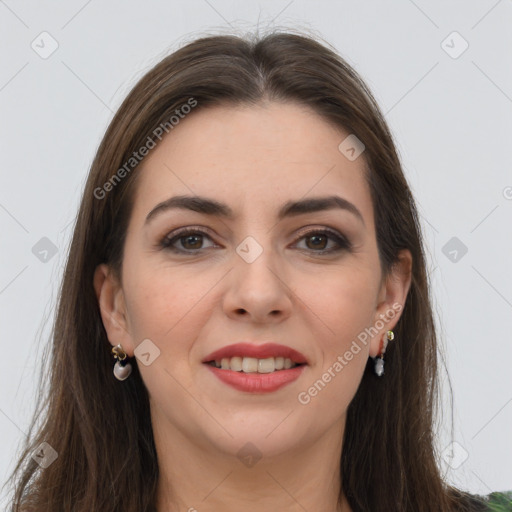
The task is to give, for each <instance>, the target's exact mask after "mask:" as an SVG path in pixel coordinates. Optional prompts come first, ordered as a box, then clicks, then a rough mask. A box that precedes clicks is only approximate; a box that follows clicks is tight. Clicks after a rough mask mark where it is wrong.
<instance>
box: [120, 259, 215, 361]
mask: <svg viewBox="0 0 512 512" xmlns="http://www.w3.org/2000/svg"><path fill="white" fill-rule="evenodd" d="M144 274H146V275H144ZM208 282H209V279H207V278H203V279H198V278H197V277H196V278H195V279H188V278H186V277H184V276H182V275H181V273H180V271H179V270H178V269H174V270H173V271H172V272H170V271H163V270H161V269H155V270H154V271H153V272H147V273H140V274H139V275H137V274H136V273H132V274H131V277H130V279H129V280H127V282H126V285H125V288H126V297H127V299H126V301H127V309H128V314H129V317H130V327H131V332H130V334H131V335H132V337H133V339H134V343H135V344H136V345H137V344H138V343H140V341H142V340H143V339H145V338H149V339H151V340H153V341H154V342H155V344H157V346H159V348H160V349H161V350H165V351H166V352H169V351H170V352H175V351H179V350H183V349H184V348H185V345H186V343H187V340H189V339H193V338H194V337H195V336H194V332H195V331H196V330H197V329H198V328H199V326H200V325H201V321H202V322H204V320H205V318H207V316H205V311H204V307H205V305H204V296H205V294H206V293H207V291H208V289H209V288H211V286H213V284H212V285H210V286H208ZM202 299H203V301H202ZM201 319H202V320H201Z"/></svg>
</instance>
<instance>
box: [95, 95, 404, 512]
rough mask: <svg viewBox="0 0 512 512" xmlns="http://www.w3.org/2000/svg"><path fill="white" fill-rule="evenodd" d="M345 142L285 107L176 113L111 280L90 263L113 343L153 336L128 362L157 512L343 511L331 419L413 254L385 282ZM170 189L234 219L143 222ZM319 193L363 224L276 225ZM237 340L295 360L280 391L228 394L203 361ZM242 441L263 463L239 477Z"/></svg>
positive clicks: (309, 221) (299, 219)
mask: <svg viewBox="0 0 512 512" xmlns="http://www.w3.org/2000/svg"><path fill="white" fill-rule="evenodd" d="M347 135H348V132H344V131H342V130H340V129H339V128H336V127H334V126H333V125H332V124H330V123H327V122H326V121H325V120H324V119H323V118H321V117H320V116H318V115H317V114H316V113H315V112H313V111H311V110H310V109H309V108H307V107H305V106H303V105H298V104H295V103H265V104H262V105H259V106H257V107H255V106H251V107H244V108H241V107H236V108H235V107H224V106H222V107H213V108H208V109H205V110H202V111H196V112H194V113H193V114H191V115H189V116H188V117H186V118H185V119H183V120H182V121H181V122H180V124H179V125H177V126H176V127H175V128H174V129H173V131H172V132H171V133H170V134H169V135H167V136H166V137H165V138H164V139H163V140H162V142H160V143H159V144H158V146H157V147H156V148H155V149H153V150H152V152H151V153H150V154H149V155H148V156H147V157H146V158H145V160H144V161H143V162H142V164H141V168H140V170H141V172H142V174H141V176H140V178H141V179H140V181H139V183H138V184H137V191H136V197H135V204H134V210H133V212H132V216H131V218H130V222H129V228H128V234H127V238H126V242H125V243H126V246H125V257H124V261H123V266H122V283H119V282H117V281H116V279H115V278H114V277H113V274H112V273H111V272H110V269H109V267H108V266H107V265H105V264H102V265H99V266H98V267H97V269H96V273H95V278H94V286H95V290H96V294H97V297H98V301H99V304H100V307H101V313H102V319H103V323H104V325H105V329H106V331H107V335H108V338H109V340H110V342H111V344H112V346H115V345H117V344H119V343H120V344H121V345H122V347H123V349H124V350H125V352H126V353H127V354H128V355H129V356H130V357H133V356H134V350H135V349H136V347H137V346H138V345H139V344H140V343H141V342H142V340H145V339H150V340H151V343H153V344H154V346H156V347H158V349H159V350H160V355H159V356H158V357H156V358H155V359H154V360H153V361H152V363H151V364H150V365H148V366H145V365H144V364H141V362H140V361H138V360H137V359H133V360H132V361H131V362H132V364H138V366H139V369H140V372H141V375H142V378H143V381H144V384H145V385H146V387H147V389H148V392H149V395H150V401H151V419H152V424H153V431H154V436H155V443H156V448H157V453H158V464H159V468H160V480H159V487H158V508H157V510H158V512H164V511H175V510H176V511H177V510H180V511H186V510H189V511H193V510H197V511H201V512H202V511H221V510H222V511H224V512H225V511H228V512H229V511H232V510H233V511H234V510H237V511H238V510H244V511H248V512H251V511H264V510H287V511H293V512H295V511H303V510H304V509H305V510H315V511H317V512H321V511H326V512H327V511H330V512H332V511H333V510H343V511H344V512H347V511H350V508H349V506H348V504H347V502H346V500H345V499H343V504H342V507H341V508H340V509H337V508H336V500H337V496H338V493H339V490H340V475H339V460H340V455H341V450H342V438H343V431H344V426H345V419H346V410H347V407H348V405H349V403H350V401H351V400H352V398H353V397H354V395H355V393H356V390H357V388H358V386H359V383H360V381H361V378H362V375H363V371H364V368H365V365H366V362H367V360H368V357H369V356H372V357H375V356H377V355H378V353H379V346H380V343H381V340H382V338H383V336H384V335H385V332H386V331H387V330H388V329H393V328H394V326H395V325H396V323H397V322H398V320H399V318H400V312H398V313H396V314H395V315H393V318H390V319H388V317H389V316H390V315H389V313H387V312H389V311H390V310H392V311H393V305H394V304H395V305H396V304H399V305H401V306H402V307H403V305H404V304H405V300H406V296H407V293H408V290H409V287H410V275H411V274H410V271H411V264H412V259H411V255H410V252H409V251H407V250H404V251H402V252H401V253H400V265H397V266H396V268H395V269H394V271H393V274H391V275H390V276H389V277H388V278H387V279H383V276H382V274H381V269H380V264H379V257H378V251H377V243H376V237H375V225H374V212H373V207H372V202H371V197H370V190H369V188H368V185H367V183H366V181H365V179H364V175H363V166H364V161H363V156H361V157H359V158H357V159H356V160H354V161H349V160H348V159H347V158H346V157H345V156H344V155H343V154H342V153H341V152H340V151H339V150H338V145H339V144H340V142H341V141H342V140H343V139H344V138H345V137H346V136H347ZM363 155H364V154H363ZM182 194H187V195H199V196H206V197H209V198H213V199H216V200H218V201H220V202H223V203H226V204H228V205H229V206H230V207H231V208H232V209H233V210H234V213H235V218H234V219H233V220H226V219H223V218H220V217H216V216H209V215H206V214H203V213H198V212H193V211H190V210H178V209H174V210H169V211H166V212H164V213H162V214H161V215H158V216H155V218H154V219H153V220H152V221H151V222H150V223H149V224H148V225H147V226H145V224H144V222H145V218H146V216H147V215H148V213H149V212H150V211H151V210H152V209H153V208H154V207H155V206H156V205H157V204H158V203H160V202H162V201H164V200H166V199H168V198H169V197H171V196H175V195H182ZM332 194H336V195H339V196H341V197H343V198H345V199H347V200H348V201H350V202H351V203H353V204H354V205H355V206H356V207H357V209H358V210H359V211H360V212H361V214H362V217H363V219H364V224H363V222H361V220H359V219H358V218H357V217H356V216H355V215H353V214H352V213H350V212H349V211H346V210H341V209H332V210H325V211H321V212H315V213H307V214H302V215H299V216H296V217H290V218H285V219H283V220H281V221H278V219H277V218H276V213H277V210H278V209H279V207H280V206H281V205H282V204H283V203H285V202H287V201H289V200H299V199H304V198H305V197H307V198H312V197H322V196H327V195H332ZM186 226H192V227H194V226H200V227H203V228H204V229H206V230H207V231H208V234H207V235H204V236H203V237H202V238H201V234H199V239H192V240H190V239H188V240H187V237H186V236H185V238H181V241H180V240H179V239H178V240H176V241H175V242H174V247H178V248H180V249H182V250H184V251H188V254H175V253H173V252H170V251H169V250H166V249H162V248H161V247H159V242H160V240H161V239H162V238H164V237H165V236H166V235H170V237H172V236H174V234H173V232H175V231H176V229H178V228H181V227H186ZM304 227H308V229H322V228H325V227H330V228H332V229H334V230H336V231H337V232H339V233H340V234H341V235H344V236H346V237H347V238H348V239H349V240H350V241H351V243H352V244H353V247H352V249H351V250H347V249H343V248H342V249H341V250H340V251H338V252H334V253H332V254H330V255H323V256H322V255H318V251H319V250H321V249H325V248H327V249H328V248H331V247H337V243H336V241H335V240H334V239H332V238H326V239H324V238H320V240H317V239H315V237H314V235H309V236H305V235H304V234H303V233H302V232H299V230H301V229H302V228H304ZM247 236H251V237H253V238H254V239H255V240H256V241H257V242H258V243H259V245H260V246H261V247H262V249H263V252H262V253H261V255H260V256H259V257H258V258H257V259H256V260H255V261H254V262H252V263H248V262H247V261H245V260H244V259H242V258H241V257H240V256H239V255H238V253H237V252H236V248H237V246H238V245H239V244H240V243H241V242H242V240H244V239H245V237H247ZM315 242H316V244H315ZM383 316H384V317H385V319H386V322H385V323H384V325H383V326H382V328H381V329H379V331H378V334H377V335H375V336H374V337H372V338H369V340H368V343H367V344H362V343H360V344H359V345H360V348H361V349H360V351H359V352H358V353H357V354H355V355H354V356H353V358H352V360H350V361H349V362H348V363H347V364H346V365H345V366H344V367H343V369H342V371H339V372H337V373H336V374H335V375H336V376H335V377H334V378H332V379H331V381H330V382H329V383H328V384H327V385H326V386H325V387H324V388H323V389H322V390H321V391H320V392H318V394H317V395H316V396H315V397H313V398H311V401H310V402H309V403H308V404H307V405H303V404H301V403H299V401H298V399H297V397H298V394H299V393H300V392H303V391H307V390H308V388H309V387H310V386H311V385H312V384H313V383H314V382H315V381H316V380H317V379H320V378H321V377H322V374H323V373H324V372H326V371H327V370H328V368H329V367H332V365H333V363H334V362H335V361H336V360H337V357H338V356H339V355H343V354H344V353H345V352H346V351H347V350H349V348H350V347H351V344H352V342H353V341H354V340H357V336H358V334H359V333H361V332H363V331H364V329H365V328H369V327H370V326H374V325H376V322H377V320H379V319H382V318H383ZM379 325H381V324H379ZM242 340H246V341H251V342H254V343H256V344H257V343H262V342H264V341H269V340H270V341H274V342H276V343H281V344H283V345H287V346H290V347H292V348H295V349H296V350H299V351H300V352H302V354H304V355H305V356H306V357H307V359H308V360H309V364H308V366H307V367H306V368H305V370H304V372H303V373H302V375H301V376H300V377H299V379H298V380H296V381H294V382H293V383H291V384H288V385H287V386H285V387H284V388H282V389H279V390H278V391H275V392H272V393H266V394H249V393H246V392H242V391H237V390H235V389H233V388H231V387H229V386H227V385H226V384H224V383H222V382H221V381H220V380H219V379H217V378H216V377H215V376H214V375H213V374H212V373H211V372H210V371H209V370H208V368H206V367H205V365H204V364H202V363H201V360H202V359H203V358H204V357H205V356H207V355H208V354H210V353H211V352H212V351H214V350H216V349H218V348H221V347H223V346H226V345H229V344H232V343H236V342H238V341H242ZM390 343H393V341H391V342H390ZM383 378H385V376H384V377H383ZM248 442H250V443H252V445H254V447H255V448H254V447H253V448H250V449H249V451H251V450H252V452H253V453H254V454H256V453H257V454H259V455H261V458H260V459H259V460H258V461H257V462H256V464H254V465H253V466H252V467H249V466H247V465H245V464H244V463H242V461H241V460H240V459H239V458H238V457H237V452H238V451H239V450H240V449H241V448H242V447H243V446H244V445H246V443H248ZM361 477H362V478H364V475H361Z"/></svg>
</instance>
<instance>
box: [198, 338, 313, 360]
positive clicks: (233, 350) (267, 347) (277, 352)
mask: <svg viewBox="0 0 512 512" xmlns="http://www.w3.org/2000/svg"><path fill="white" fill-rule="evenodd" d="M224 357H227V358H231V357H255V358H256V359H266V358H268V357H285V358H286V357H287V358H289V359H291V360H292V362H294V363H306V364H307V359H306V357H305V356H304V354H301V353H300V352H299V351H297V350H295V349H293V348H291V347H287V346H285V345H280V344H278V343H262V344H257V345H256V344H254V343H247V342H241V343H234V344H233V345H227V346H225V347H222V348H220V349H218V350H215V351H214V352H212V353H211V354H209V355H207V356H206V357H205V358H204V359H203V360H202V362H203V363H208V362H210V361H215V360H220V359H222V358H224Z"/></svg>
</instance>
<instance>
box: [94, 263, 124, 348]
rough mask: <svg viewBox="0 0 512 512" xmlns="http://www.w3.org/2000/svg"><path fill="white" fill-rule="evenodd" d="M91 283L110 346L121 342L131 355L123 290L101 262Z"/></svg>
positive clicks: (106, 266) (108, 268)
mask: <svg viewBox="0 0 512 512" xmlns="http://www.w3.org/2000/svg"><path fill="white" fill-rule="evenodd" d="M93 285H94V290H95V292H96V298H97V300H98V305H99V308H100V314H101V318H102V321H103V326H104V327H105V331H106V332H107V337H108V339H109V341H110V343H111V344H112V346H116V345H117V344H122V345H123V348H124V350H125V352H126V353H127V354H128V355H129V356H130V357H131V356H132V353H133V347H132V342H131V337H130V335H129V329H128V324H127V320H126V308H125V302H124V295H123V290H122V288H121V286H120V284H119V283H118V280H117V279H116V278H115V276H114V275H113V273H112V271H111V269H110V267H109V266H108V265H107V264H105V263H102V264H100V265H98V266H97V267H96V270H95V272H94V279H93Z"/></svg>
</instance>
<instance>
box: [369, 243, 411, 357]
mask: <svg viewBox="0 0 512 512" xmlns="http://www.w3.org/2000/svg"><path fill="white" fill-rule="evenodd" d="M411 278H412V255H411V252H410V251H409V250H408V249H402V250H401V251H400V252H399V255H398V262H397V263H395V265H393V267H392V269H391V272H390V274H389V275H388V276H387V278H386V279H384V280H383V283H382V285H381V288H380V290H379V295H378V299H377V308H376V311H375V318H374V322H373V325H374V326H375V329H378V328H379V327H381V328H380V329H378V333H377V334H376V335H375V336H374V337H373V338H372V340H371V342H370V356H371V357H376V356H378V355H379V353H380V349H381V341H382V339H383V337H384V335H385V334H386V332H387V331H389V330H393V328H394V327H395V325H396V324H397V323H398V320H400V317H401V316H402V312H403V309H404V306H405V301H406V299H407V294H408V293H409V288H410V286H411ZM389 343H393V342H392V341H390V342H389Z"/></svg>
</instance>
